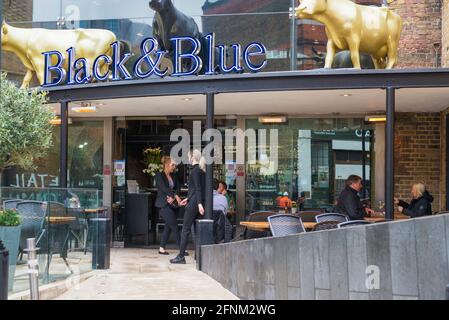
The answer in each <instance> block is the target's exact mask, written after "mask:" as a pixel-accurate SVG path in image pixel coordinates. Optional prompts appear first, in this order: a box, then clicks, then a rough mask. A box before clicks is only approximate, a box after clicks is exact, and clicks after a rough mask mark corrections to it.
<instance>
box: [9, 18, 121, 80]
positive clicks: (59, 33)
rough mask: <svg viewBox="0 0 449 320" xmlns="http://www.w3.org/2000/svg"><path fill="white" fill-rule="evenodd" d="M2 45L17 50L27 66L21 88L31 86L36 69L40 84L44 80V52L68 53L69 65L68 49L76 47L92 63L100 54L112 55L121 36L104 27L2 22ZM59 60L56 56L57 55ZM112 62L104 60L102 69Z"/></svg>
mask: <svg viewBox="0 0 449 320" xmlns="http://www.w3.org/2000/svg"><path fill="white" fill-rule="evenodd" d="M1 32H2V34H1V38H2V49H3V50H6V51H10V52H13V53H15V54H16V55H17V56H18V57H19V59H20V61H21V62H22V64H23V65H24V66H25V68H26V69H27V72H26V74H25V77H24V79H23V82H22V86H21V88H24V89H27V88H29V86H30V83H31V81H32V79H33V75H34V73H36V76H37V79H38V81H39V83H40V84H43V83H44V68H45V61H44V56H43V55H42V53H43V52H48V51H55V50H56V51H59V52H61V53H62V54H63V55H64V64H63V67H64V69H65V70H67V68H68V65H67V63H68V57H67V52H66V50H67V49H69V48H71V47H73V48H75V51H76V56H77V58H78V57H83V58H85V59H86V61H87V63H88V64H89V65H90V66H92V65H93V63H94V60H95V59H96V57H98V56H99V55H102V54H106V55H109V56H111V55H112V48H111V43H113V42H115V41H116V40H117V38H116V36H115V34H114V33H113V32H111V31H109V30H102V29H74V30H49V29H41V28H33V29H25V28H16V27H13V26H10V25H8V24H7V23H6V22H5V21H3V23H2V30H1ZM53 60H54V61H52V63H53V64H56V63H57V61H56V57H54V58H53ZM108 68H109V66H108V65H107V64H106V63H105V62H103V64H100V65H99V69H100V70H101V71H102V72H103V73H106V72H107V71H108Z"/></svg>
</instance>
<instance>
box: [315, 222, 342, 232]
mask: <svg viewBox="0 0 449 320" xmlns="http://www.w3.org/2000/svg"><path fill="white" fill-rule="evenodd" d="M339 223H341V222H338V221H323V222H318V223H317V224H316V225H315V226H314V227H313V229H312V231H323V230H331V229H337V228H338V224H339Z"/></svg>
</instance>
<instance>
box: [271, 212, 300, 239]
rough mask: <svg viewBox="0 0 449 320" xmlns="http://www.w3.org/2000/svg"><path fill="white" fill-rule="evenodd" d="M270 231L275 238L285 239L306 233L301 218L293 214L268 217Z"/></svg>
mask: <svg viewBox="0 0 449 320" xmlns="http://www.w3.org/2000/svg"><path fill="white" fill-rule="evenodd" d="M268 222H269V223H270V230H271V233H272V234H273V236H274V237H284V236H288V235H291V234H298V233H303V232H306V230H305V228H304V225H303V224H302V221H301V218H300V217H298V216H293V215H291V214H277V215H275V216H271V217H268Z"/></svg>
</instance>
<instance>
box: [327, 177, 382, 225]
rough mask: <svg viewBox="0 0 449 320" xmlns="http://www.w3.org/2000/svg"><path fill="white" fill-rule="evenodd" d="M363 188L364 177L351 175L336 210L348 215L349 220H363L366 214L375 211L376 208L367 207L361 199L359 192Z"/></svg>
mask: <svg viewBox="0 0 449 320" xmlns="http://www.w3.org/2000/svg"><path fill="white" fill-rule="evenodd" d="M362 188H363V184H362V178H361V177H359V176H356V175H350V176H349V177H348V179H346V187H345V188H344V189H343V191H342V192H341V193H340V197H339V198H338V202H337V206H336V211H337V212H339V213H342V214H344V215H346V216H348V218H349V220H363V218H364V217H365V215H367V214H372V213H374V210H372V209H369V208H365V207H364V206H363V205H362V202H361V201H360V197H359V196H358V193H359V192H360V190H362Z"/></svg>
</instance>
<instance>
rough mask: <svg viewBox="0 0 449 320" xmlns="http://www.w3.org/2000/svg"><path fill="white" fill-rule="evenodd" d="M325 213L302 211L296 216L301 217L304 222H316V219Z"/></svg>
mask: <svg viewBox="0 0 449 320" xmlns="http://www.w3.org/2000/svg"><path fill="white" fill-rule="evenodd" d="M323 213H324V211H321V210H307V211H300V212H298V213H296V214H295V215H296V216H298V217H300V218H301V221H302V222H316V220H315V217H316V216H318V215H320V214H323Z"/></svg>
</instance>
